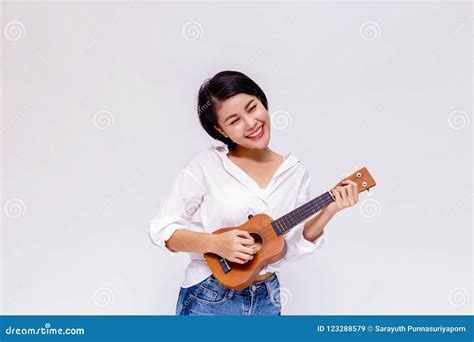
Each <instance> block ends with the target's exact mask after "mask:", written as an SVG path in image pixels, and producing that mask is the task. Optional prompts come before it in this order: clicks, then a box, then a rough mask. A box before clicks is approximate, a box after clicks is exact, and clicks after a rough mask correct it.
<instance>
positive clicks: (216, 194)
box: [149, 144, 324, 287]
mask: <svg viewBox="0 0 474 342" xmlns="http://www.w3.org/2000/svg"><path fill="white" fill-rule="evenodd" d="M228 151H229V150H228V147H227V145H225V144H221V145H218V146H211V147H208V148H206V149H204V150H202V151H201V152H199V153H197V154H195V155H194V156H193V157H192V158H191V160H189V162H187V164H186V165H185V167H184V168H183V169H182V171H181V172H180V173H179V174H178V175H177V176H176V177H175V179H174V180H173V182H172V184H171V187H170V188H169V190H168V192H167V193H166V194H165V196H163V197H162V200H161V203H160V206H159V209H158V213H157V214H156V215H155V217H154V218H153V219H151V221H150V225H149V236H150V238H151V241H152V242H153V243H154V244H156V245H158V246H160V247H162V248H163V249H164V250H165V251H167V252H168V253H170V254H172V255H173V254H176V253H178V252H174V251H172V250H170V249H168V248H167V247H166V244H165V242H166V241H167V240H168V239H169V238H170V237H171V235H172V234H173V233H174V232H175V231H176V230H177V229H182V228H184V229H188V230H192V231H196V232H206V233H212V232H213V231H215V230H217V229H219V228H223V227H234V226H239V225H242V224H243V223H245V222H246V221H247V220H248V215H249V214H252V215H256V214H260V213H264V214H267V215H269V216H270V217H271V218H272V219H273V220H276V219H277V218H279V217H280V216H282V215H285V214H287V213H288V212H290V211H291V210H293V209H295V208H297V207H299V206H300V205H302V204H304V203H306V202H308V201H309V200H310V199H311V198H310V183H311V178H310V175H309V173H308V171H307V170H306V169H305V168H304V166H303V165H302V163H301V162H300V161H299V159H298V158H297V157H296V156H295V155H294V154H293V153H291V152H290V153H288V154H287V155H286V156H285V161H284V162H283V163H282V164H281V165H280V167H279V168H278V169H277V171H276V172H275V174H274V175H273V177H272V179H271V181H270V183H269V184H268V185H267V187H266V188H265V189H262V188H260V186H259V185H258V183H257V182H256V181H255V180H253V179H252V178H251V177H250V176H249V175H248V174H247V173H246V172H245V171H243V170H242V169H241V168H240V167H239V166H238V165H237V164H235V163H234V162H233V161H232V160H230V159H229V157H228V156H227V153H228ZM309 219H310V218H308V219H306V220H305V221H303V222H301V223H300V224H298V225H297V226H295V227H293V228H292V229H291V230H290V231H289V232H288V233H287V234H285V235H284V237H285V241H286V243H287V253H286V255H285V256H284V257H283V258H282V259H280V260H278V261H277V262H275V263H273V264H270V265H268V266H267V267H265V268H264V269H263V270H262V271H261V272H260V274H264V273H266V272H279V271H280V267H281V265H282V264H283V263H285V262H288V261H290V260H295V259H297V258H299V257H301V256H303V255H307V254H309V253H312V252H314V251H315V250H316V249H317V248H319V247H322V246H323V245H324V238H323V236H320V237H319V238H318V239H316V240H315V241H314V242H310V241H308V240H306V239H305V238H304V237H303V229H304V224H305V222H307V221H308V220H309ZM189 256H190V257H191V261H190V262H189V264H188V266H187V267H186V270H185V273H184V279H183V281H182V285H181V286H182V287H190V286H192V285H195V284H197V283H199V282H200V281H202V280H204V279H205V278H207V277H208V276H209V275H210V274H211V270H210V269H209V267H208V266H207V263H206V261H205V259H204V255H203V254H198V253H189Z"/></svg>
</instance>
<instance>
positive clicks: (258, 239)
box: [250, 233, 263, 252]
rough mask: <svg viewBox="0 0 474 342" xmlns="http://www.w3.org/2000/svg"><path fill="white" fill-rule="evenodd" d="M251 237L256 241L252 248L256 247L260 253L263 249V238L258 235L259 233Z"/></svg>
mask: <svg viewBox="0 0 474 342" xmlns="http://www.w3.org/2000/svg"><path fill="white" fill-rule="evenodd" d="M250 236H251V237H253V239H254V240H255V244H253V245H252V246H255V247H256V248H257V252H258V251H259V250H260V248H262V243H263V240H262V237H261V236H260V235H258V234H257V233H250Z"/></svg>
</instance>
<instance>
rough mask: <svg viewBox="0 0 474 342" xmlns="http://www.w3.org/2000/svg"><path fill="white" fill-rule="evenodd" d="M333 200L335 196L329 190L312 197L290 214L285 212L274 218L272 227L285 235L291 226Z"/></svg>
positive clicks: (278, 233)
mask: <svg viewBox="0 0 474 342" xmlns="http://www.w3.org/2000/svg"><path fill="white" fill-rule="evenodd" d="M331 202H334V198H333V197H332V195H331V193H330V192H329V191H327V192H325V193H323V194H322V195H320V196H318V197H316V198H314V199H312V200H311V201H309V202H307V203H305V204H303V205H301V206H299V207H298V208H296V209H294V210H292V211H290V212H289V213H288V214H285V215H283V216H281V217H279V218H278V219H276V220H274V221H273V222H272V227H273V229H274V230H275V232H276V233H277V235H283V234H285V233H286V232H288V231H289V230H290V229H291V228H293V227H295V226H296V225H298V224H299V223H301V222H303V221H304V220H306V219H307V218H308V217H311V216H312V215H314V214H316V213H317V212H318V211H320V210H321V209H322V208H324V207H326V206H327V205H328V204H329V203H331Z"/></svg>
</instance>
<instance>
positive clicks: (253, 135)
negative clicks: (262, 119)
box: [247, 125, 263, 138]
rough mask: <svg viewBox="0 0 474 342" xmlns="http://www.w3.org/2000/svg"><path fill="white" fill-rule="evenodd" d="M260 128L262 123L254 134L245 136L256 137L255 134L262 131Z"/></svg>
mask: <svg viewBox="0 0 474 342" xmlns="http://www.w3.org/2000/svg"><path fill="white" fill-rule="evenodd" d="M262 128H263V125H262V126H260V128H259V129H258V131H256V132H255V133H254V134H252V135H248V136H247V137H249V138H253V137H256V136H257V135H259V134H260V132H261V131H262Z"/></svg>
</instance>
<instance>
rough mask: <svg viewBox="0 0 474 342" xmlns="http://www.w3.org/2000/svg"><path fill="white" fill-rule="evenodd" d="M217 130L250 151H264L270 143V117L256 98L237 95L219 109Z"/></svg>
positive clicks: (227, 100)
mask: <svg viewBox="0 0 474 342" xmlns="http://www.w3.org/2000/svg"><path fill="white" fill-rule="evenodd" d="M217 121H218V124H219V126H220V127H216V129H217V130H218V131H219V132H221V133H222V135H224V136H225V137H228V138H230V139H231V140H232V141H233V142H235V143H236V144H238V145H240V146H242V147H246V148H249V149H263V148H265V147H267V145H268V143H269V141H270V117H269V115H268V112H267V110H266V109H265V107H264V106H263V104H262V103H261V102H260V100H258V99H257V97H256V96H253V95H248V94H243V93H241V94H237V95H234V96H232V97H229V98H228V99H226V100H225V101H223V102H221V103H220V105H219V106H218V108H217Z"/></svg>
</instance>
